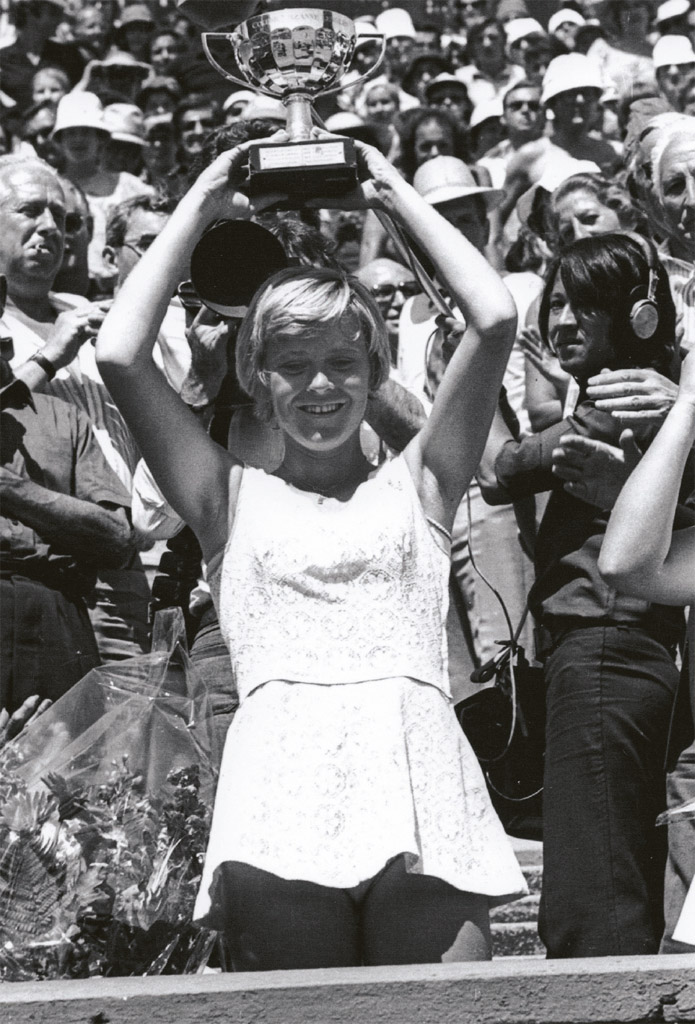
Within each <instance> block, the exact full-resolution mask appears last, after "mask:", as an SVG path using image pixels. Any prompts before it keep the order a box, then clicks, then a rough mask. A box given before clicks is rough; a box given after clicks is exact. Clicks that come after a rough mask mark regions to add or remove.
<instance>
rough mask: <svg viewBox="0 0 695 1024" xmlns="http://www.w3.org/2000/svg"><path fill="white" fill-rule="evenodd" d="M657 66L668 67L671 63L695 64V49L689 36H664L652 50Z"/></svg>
mask: <svg viewBox="0 0 695 1024" xmlns="http://www.w3.org/2000/svg"><path fill="white" fill-rule="evenodd" d="M652 60H653V61H654V67H655V68H657V69H658V68H668V67H670V66H671V64H695V50H693V47H692V43H691V42H690V40H689V39H688V37H687V36H662V37H661V39H657V41H656V43H655V44H654V49H653V51H652Z"/></svg>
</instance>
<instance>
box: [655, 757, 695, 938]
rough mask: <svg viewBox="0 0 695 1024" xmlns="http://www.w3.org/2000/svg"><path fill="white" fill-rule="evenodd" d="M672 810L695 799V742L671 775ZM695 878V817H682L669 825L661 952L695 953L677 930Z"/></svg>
mask: <svg viewBox="0 0 695 1024" xmlns="http://www.w3.org/2000/svg"><path fill="white" fill-rule="evenodd" d="M667 786H668V806H669V809H673V808H675V807H680V806H681V805H682V804H685V803H688V802H690V801H691V800H695V743H691V745H690V746H689V747H688V748H687V749H686V750H684V751H683V753H682V754H681V756H680V757H679V758H678V762H677V764H676V766H675V768H674V769H673V771H672V772H671V774H670V775H669V776H668V782H667ZM693 878H695V818H685V817H682V818H680V819H679V820H674V821H673V822H670V823H669V826H668V863H667V865H666V892H665V895H664V914H665V917H666V922H665V927H664V937H663V939H662V940H661V949H660V950H659V952H661V953H692V952H694V951H695V946H691V945H690V944H689V943H685V942H677V941H676V940H675V939H674V938H673V937H672V936H673V929H674V928H675V927H676V925H677V924H678V918H679V917H680V915H681V911H682V909H683V903H684V901H685V897H686V896H687V894H688V889H689V888H690V884H691V882H692V880H693Z"/></svg>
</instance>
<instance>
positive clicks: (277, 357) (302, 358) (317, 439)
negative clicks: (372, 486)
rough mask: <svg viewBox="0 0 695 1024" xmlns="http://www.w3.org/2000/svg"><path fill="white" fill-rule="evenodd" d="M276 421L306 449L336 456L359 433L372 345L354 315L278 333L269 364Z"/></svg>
mask: <svg viewBox="0 0 695 1024" xmlns="http://www.w3.org/2000/svg"><path fill="white" fill-rule="evenodd" d="M264 365H265V370H266V371H267V375H268V381H269V384H268V386H269V390H270V398H271V401H272V405H273V411H274V413H275V417H276V419H277V421H278V423H279V425H280V428H281V429H282V431H283V433H284V434H285V436H286V439H287V440H289V441H290V443H291V442H294V443H295V444H296V445H298V446H299V447H301V448H305V449H310V450H311V451H314V452H326V453H329V452H335V450H336V449H338V448H340V447H342V446H343V445H345V444H347V443H349V442H350V441H351V439H353V437H354V435H355V433H356V432H357V431H358V430H359V426H360V423H361V422H362V420H363V418H364V415H365V410H366V408H367V399H368V397H369V375H370V362H369V355H368V352H367V345H366V343H365V339H364V337H363V336H362V332H361V331H360V330H359V327H358V324H357V320H356V318H355V317H354V315H351V314H347V315H346V316H343V317H341V318H340V320H332V321H329V322H328V323H322V324H320V325H319V326H318V327H316V328H314V329H310V328H307V329H306V330H303V331H302V333H301V334H287V333H284V332H279V333H277V334H273V335H272V336H271V337H270V338H269V339H268V342H267V349H266V355H265V359H264Z"/></svg>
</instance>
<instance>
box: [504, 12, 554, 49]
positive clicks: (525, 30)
mask: <svg viewBox="0 0 695 1024" xmlns="http://www.w3.org/2000/svg"><path fill="white" fill-rule="evenodd" d="M504 31H505V34H506V36H507V46H514V44H515V43H518V42H519V41H520V40H521V39H526V38H527V36H544V35H547V33H546V31H545V29H544V28H543V26H542V25H541V23H540V21H536V19H535V18H512V20H511V21H508V22H507V24H506V25H505V26H504Z"/></svg>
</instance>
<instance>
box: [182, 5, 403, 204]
mask: <svg viewBox="0 0 695 1024" xmlns="http://www.w3.org/2000/svg"><path fill="white" fill-rule="evenodd" d="M202 38H203V47H204V49H205V53H206V56H207V58H208V60H209V61H210V63H211V64H212V66H213V67H214V68H215V70H216V71H218V72H219V73H220V74H221V75H223V76H224V78H226V79H228V80H229V81H230V82H235V83H236V84H237V85H242V86H244V87H245V88H246V87H248V86H251V88H253V89H255V90H256V91H257V92H260V93H263V94H264V95H266V96H272V97H273V98H274V99H278V100H281V101H282V103H283V104H284V105H285V107H286V108H287V133H288V135H289V136H290V143H289V144H279V145H278V144H272V143H262V142H261V143H258V144H257V145H255V146H253V147H252V148H251V149H250V151H249V186H248V190H249V192H250V193H251V194H252V195H258V194H261V193H264V192H284V193H287V194H289V195H290V196H292V197H308V196H311V195H315V196H318V195H336V194H340V193H342V192H345V191H348V190H349V189H351V188H353V187H354V186H355V185H356V184H357V180H358V179H357V161H356V157H355V151H354V145H353V142H352V140H351V139H336V140H326V141H319V140H312V138H311V129H312V125H313V119H312V103H313V102H314V101H315V100H316V98H317V97H318V96H327V95H329V94H330V93H334V92H338V91H340V89H342V88H343V85H342V79H343V77H344V75H345V73H346V72H347V70H348V69H349V67H350V62H351V60H352V55H353V53H354V51H355V47H356V45H357V43H358V36H357V33H356V30H355V24H354V22H353V21H352V20H351V19H350V18H346V17H344V16H343V15H342V14H336V13H335V12H334V11H323V10H315V9H313V8H305V7H297V8H290V9H288V10H282V11H271V12H269V13H267V14H260V15H258V16H257V17H255V18H249V19H248V21H245V22H243V23H242V24H241V25H239V26H238V28H237V29H236V31H235V32H204V33H203V37H202ZM362 39H364V40H367V39H377V40H381V53H380V54H379V57H378V58H377V60H376V61H375V63H374V65H373V66H372V68H371V69H370V71H369V72H368V73H367V74H366V75H360V77H359V78H357V79H355V80H354V82H353V81H351V82H350V85H351V86H352V85H358V84H359V83H360V82H362V81H364V80H365V79H366V78H368V77H370V76H371V75H372V74H373V73H374V72H375V71H376V70H377V68H378V67H379V66H380V64H381V61H382V60H383V56H384V50H385V40H384V36H383V34H382V33H378V32H370V33H361V34H360V36H359V40H360V41H361V40H362ZM213 50H214V51H215V52H214V53H213ZM220 59H223V60H224V61H225V63H227V62H228V61H230V62H233V70H229V69H228V68H227V67H223V66H222V64H221V63H220ZM240 75H241V76H243V77H239V76H240Z"/></svg>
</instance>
